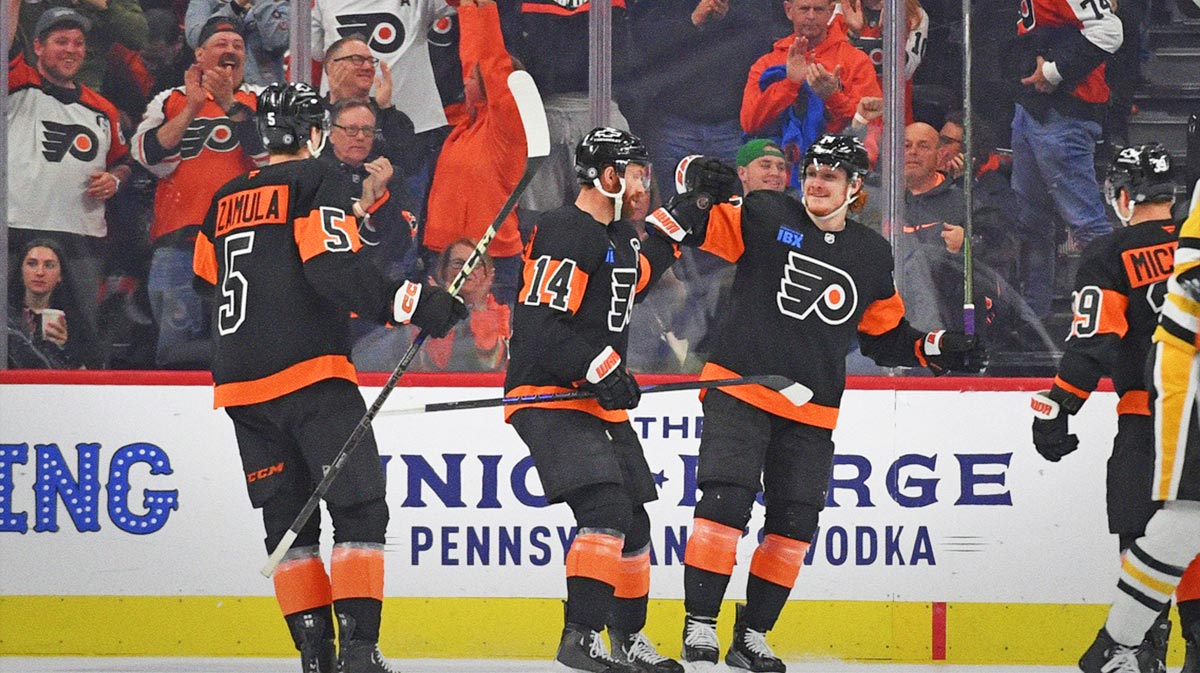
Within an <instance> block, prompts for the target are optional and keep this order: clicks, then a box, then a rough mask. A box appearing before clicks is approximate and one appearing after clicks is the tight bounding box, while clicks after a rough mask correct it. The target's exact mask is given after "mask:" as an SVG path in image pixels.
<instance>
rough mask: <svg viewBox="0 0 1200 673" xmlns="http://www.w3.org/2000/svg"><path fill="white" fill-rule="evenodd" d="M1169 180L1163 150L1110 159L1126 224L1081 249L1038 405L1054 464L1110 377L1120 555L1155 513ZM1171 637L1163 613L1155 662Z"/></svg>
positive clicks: (1169, 252)
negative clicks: (1060, 346)
mask: <svg viewBox="0 0 1200 673" xmlns="http://www.w3.org/2000/svg"><path fill="white" fill-rule="evenodd" d="M1173 175H1174V171H1173V169H1172V167H1171V155H1170V154H1168V153H1167V151H1166V150H1165V149H1164V148H1163V147H1162V146H1161V145H1158V144H1152V145H1139V146H1135V147H1127V148H1125V149H1123V150H1121V151H1120V152H1119V153H1118V154H1117V156H1116V157H1115V158H1114V159H1113V162H1112V164H1111V166H1110V167H1109V169H1108V173H1107V179H1106V180H1105V195H1106V197H1107V200H1108V202H1109V203H1110V204H1111V205H1112V208H1113V211H1114V212H1115V213H1116V214H1117V216H1118V218H1120V219H1121V221H1122V222H1124V223H1126V224H1127V226H1125V227H1122V228H1121V229H1119V230H1117V231H1114V232H1113V233H1111V234H1108V235H1107V236H1103V237H1101V238H1099V239H1096V240H1095V241H1094V242H1092V243H1091V244H1090V245H1088V247H1087V248H1086V249H1085V250H1084V252H1083V258H1082V260H1081V261H1080V265H1079V271H1078V272H1077V273H1076V275H1075V300H1074V312H1075V317H1074V320H1073V321H1072V324H1071V333H1070V335H1069V336H1068V337H1067V344H1066V349H1065V351H1064V353H1063V357H1062V361H1061V362H1060V363H1059V368H1058V376H1057V377H1055V379H1054V385H1053V386H1052V387H1051V388H1050V390H1048V391H1043V392H1041V393H1038V394H1036V395H1034V397H1033V402H1032V406H1033V411H1034V421H1033V442H1034V446H1035V447H1036V448H1037V450H1038V453H1040V454H1041V455H1042V457H1044V458H1045V459H1046V460H1050V461H1058V460H1060V459H1061V458H1062V457H1063V456H1065V455H1067V454H1068V453H1071V452H1072V451H1074V450H1075V449H1076V448H1077V447H1078V445H1079V440H1078V439H1077V438H1076V437H1075V435H1072V434H1069V432H1068V420H1067V419H1068V418H1069V417H1070V416H1071V415H1074V414H1075V413H1076V412H1078V411H1079V409H1080V407H1082V406H1083V403H1084V402H1085V401H1086V400H1087V399H1088V396H1089V395H1091V393H1092V391H1093V390H1095V388H1096V384H1097V383H1098V382H1099V380H1100V377H1102V376H1111V377H1112V382H1113V387H1114V388H1116V391H1117V394H1118V395H1119V396H1120V402H1119V403H1118V404H1117V435H1116V437H1115V438H1114V439H1113V449H1112V456H1111V457H1110V458H1109V460H1108V479H1107V492H1108V496H1107V499H1108V528H1109V531H1110V532H1112V533H1114V534H1116V535H1117V536H1118V541H1119V544H1120V551H1121V552H1122V553H1125V552H1126V551H1127V550H1128V549H1129V546H1130V545H1131V544H1132V543H1133V541H1134V540H1135V539H1137V538H1138V537H1139V536H1141V535H1142V534H1143V533H1144V532H1145V530H1146V522H1148V521H1149V520H1150V517H1151V516H1153V515H1154V512H1155V511H1156V510H1157V509H1158V507H1159V505H1158V503H1156V502H1155V501H1154V500H1152V499H1151V497H1150V481H1151V472H1152V470H1153V468H1154V450H1153V449H1154V444H1153V439H1152V437H1153V430H1152V424H1151V420H1150V405H1149V395H1148V393H1147V387H1146V356H1147V355H1148V354H1149V352H1150V337H1151V335H1152V334H1153V333H1154V328H1155V326H1156V325H1157V324H1158V313H1159V310H1160V309H1161V307H1162V304H1163V299H1164V295H1165V294H1166V284H1167V279H1168V278H1169V277H1170V276H1171V268H1172V259H1173V257H1174V253H1175V245H1176V232H1175V222H1174V221H1172V220H1171V205H1172V204H1173V203H1174V201H1175V183H1174V181H1173ZM1181 599H1182V598H1181ZM1196 607H1197V606H1195V605H1193V606H1192V608H1193V609H1194V608H1196ZM1182 612H1184V610H1182V609H1181V613H1182ZM1170 629H1171V624H1170V621H1169V620H1168V619H1167V616H1166V614H1165V613H1164V614H1162V615H1160V616H1159V619H1158V621H1157V622H1156V623H1155V626H1154V628H1153V629H1151V630H1150V632H1149V633H1148V634H1146V643H1145V648H1146V649H1148V650H1149V651H1151V652H1153V653H1155V655H1156V656H1157V658H1158V659H1159V661H1164V662H1165V660H1166V647H1167V636H1168V634H1169V633H1170Z"/></svg>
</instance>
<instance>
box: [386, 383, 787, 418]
mask: <svg viewBox="0 0 1200 673" xmlns="http://www.w3.org/2000/svg"><path fill="white" fill-rule="evenodd" d="M754 384H758V385H764V386H767V387H768V388H771V389H773V390H783V389H785V388H787V387H789V386H791V385H794V384H793V382H792V381H791V380H790V379H788V378H786V377H783V376H777V375H774V374H767V375H763V376H743V377H741V378H733V379H713V380H709V381H678V382H675V383H660V384H657V385H646V386H642V387H641V391H642V394H643V395H646V394H649V393H668V392H675V391H680V390H700V389H703V388H724V387H730V386H748V385H754ZM594 397H595V394H594V393H592V392H591V391H588V390H569V391H564V392H558V393H542V394H540V395H511V396H508V397H491V398H487V399H481V400H458V401H455V402H432V403H430V404H424V405H421V406H419V407H407V408H404V409H385V410H384V411H382V412H380V413H381V415H383V416H402V415H406V414H426V413H431V412H435V411H457V410H459V409H484V408H488V407H506V406H510V405H514V404H537V403H543V402H562V401H565V400H583V399H590V398H594Z"/></svg>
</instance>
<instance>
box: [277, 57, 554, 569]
mask: <svg viewBox="0 0 1200 673" xmlns="http://www.w3.org/2000/svg"><path fill="white" fill-rule="evenodd" d="M508 87H509V90H510V91H512V94H513V98H514V99H516V102H517V108H518V110H519V112H520V116H521V123H522V125H523V126H524V127H525V144H526V150H527V152H526V159H525V171H524V173H523V174H522V175H521V179H520V180H519V181H518V182H517V186H516V187H515V188H513V191H512V193H511V194H509V196H508V199H507V200H506V201H505V202H504V205H503V206H501V207H500V212H498V213H497V214H496V217H495V218H494V219H493V220H492V223H491V224H490V225H489V226H488V228H487V230H486V231H485V232H484V233H483V235H482V236H480V238H479V242H478V243H477V244H476V245H475V249H474V250H472V251H471V254H470V256H468V257H467V261H466V263H465V264H463V267H462V269H460V270H459V272H458V275H457V276H455V277H454V280H453V281H451V283H450V287H449V288H447V291H448V292H449V293H450V294H451V295H452V296H457V295H458V292H459V290H460V289H462V286H463V283H464V282H466V279H467V276H470V275H471V272H472V271H473V270H474V269H475V267H476V266H477V265H478V264H479V261H480V260H481V259H482V258H483V254H484V252H486V251H487V246H488V244H489V243H491V242H492V239H493V238H495V237H496V233H497V232H498V231H499V230H500V225H502V224H504V220H505V219H507V218H508V215H509V213H511V212H512V210H513V208H515V207H516V205H517V201H518V200H519V199H520V198H521V194H522V193H524V191H525V188H526V187H528V186H529V183H530V182H531V181H532V180H533V176H534V175H535V174H536V173H537V170H538V168H539V167H540V166H541V165H542V163H543V162H544V161H545V160H546V157H547V156H549V154H550V133H549V130H548V129H547V127H546V112H545V110H544V109H543V108H542V99H541V95H540V94H539V93H538V90H537V87H536V86H535V85H534V83H533V78H532V77H530V76H529V74H528V73H526V72H524V71H521V70H518V71H515V72H513V73H512V74H511V75H509V77H508ZM428 336H429V335H428V334H427V333H426V332H425V330H421V331H420V332H418V333H417V336H416V338H415V339H413V342H412V344H411V345H409V347H408V350H407V351H405V353H404V356H403V357H401V358H400V362H399V363H398V364H397V365H396V368H395V369H393V370H392V374H391V376H389V377H388V380H387V382H386V383H384V384H383V388H382V389H381V390H380V391H379V395H378V396H377V397H376V398H375V401H374V402H373V403H372V404H371V406H370V408H368V409H367V412H366V413H365V414H364V415H363V417H362V418H361V419H360V420H359V421H358V425H356V426H355V427H354V431H353V432H351V433H350V436H349V437H347V438H346V442H345V443H344V444H342V448H341V450H339V451H338V453H337V456H335V457H334V459H333V462H332V463H330V465H329V469H327V470H326V471H325V476H323V477H322V478H321V481H320V483H318V484H317V487H316V488H315V489H314V490H313V493H312V495H311V496H309V498H308V501H307V502H305V503H304V507H303V508H301V510H300V513H299V514H297V515H296V520H295V521H293V522H292V525H291V526H290V527H289V528H288V530H287V532H286V533H285V534H284V536H283V539H281V540H280V541H279V544H278V545H276V546H275V550H274V551H272V552H271V555H270V556H269V557H267V563H266V565H264V566H263V568H262V571H261V572H262V574H263V575H265V576H267V577H270V576H271V575H272V574H274V572H275V568H276V567H277V566H278V565H279V563H280V562H281V561H283V557H284V556H285V555H286V554H287V552H288V550H289V549H291V547H292V544H293V543H294V542H295V541H296V537H297V536H298V535H299V534H300V530H301V529H302V528H304V526H305V524H307V523H308V518H309V517H311V516H312V514H313V512H314V511H316V509H317V506H318V505H319V504H320V502H321V499H322V498H324V497H325V494H326V493H328V492H329V487H330V486H331V485H332V484H333V480H334V479H336V478H337V476H338V474H340V473H341V471H342V468H343V467H344V466H345V464H346V461H347V460H348V459H349V458H350V455H351V454H353V453H354V450H355V449H357V448H358V445H359V443H361V442H362V439H363V437H364V436H365V435H366V434H367V431H368V430H370V428H371V422H372V421H373V420H374V419H375V416H376V415H377V414H378V413H379V410H380V409H381V408H382V407H383V404H384V402H386V401H387V398H388V396H389V395H391V394H392V390H393V389H395V387H396V384H397V383H399V381H400V377H402V376H404V373H405V372H406V371H408V368H409V366H410V365H411V364H412V361H413V359H414V358H415V357H416V356H417V351H419V350H420V349H421V345H422V344H424V343H425V340H426V339H427V338H428Z"/></svg>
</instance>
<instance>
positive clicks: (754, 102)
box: [741, 0, 883, 134]
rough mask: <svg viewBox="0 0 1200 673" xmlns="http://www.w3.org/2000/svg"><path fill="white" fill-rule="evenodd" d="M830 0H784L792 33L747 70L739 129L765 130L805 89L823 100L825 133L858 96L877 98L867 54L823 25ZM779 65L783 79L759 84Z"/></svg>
mask: <svg viewBox="0 0 1200 673" xmlns="http://www.w3.org/2000/svg"><path fill="white" fill-rule="evenodd" d="M836 4H837V2H836V0H784V2H783V7H784V11H786V12H787V16H788V18H789V19H791V20H792V27H793V28H794V29H795V32H794V33H793V34H792V35H789V36H788V37H785V38H782V39H780V40H777V41H776V42H775V47H774V49H772V50H771V52H770V53H768V54H766V55H764V56H762V57H761V58H759V59H758V60H757V61H755V62H754V65H753V66H752V67H751V68H750V75H749V77H748V78H747V79H746V88H745V91H744V92H743V94H742V115H741V119H742V129H743V130H744V131H746V133H749V134H755V133H759V132H762V131H764V130H767V129H768V128H769V127H770V126H771V125H772V124H773V123H774V122H775V120H776V119H777V118H778V117H779V115H780V113H782V112H783V111H784V110H786V109H787V108H788V106H790V105H792V104H793V103H795V102H796V100H797V97H798V96H799V95H800V93H801V87H802V86H803V85H804V84H806V83H807V84H808V87H809V88H810V89H811V90H812V91H813V93H815V94H816V95H817V96H819V97H820V98H821V100H822V101H824V103H825V129H824V130H825V131H827V132H830V133H838V132H840V131H842V130H843V129H845V128H846V127H847V126H849V125H850V122H851V120H853V119H854V112H855V109H856V108H857V107H858V101H859V99H860V98H862V97H864V96H883V89H882V88H880V86H879V78H878V77H876V75H875V66H874V64H872V63H871V59H870V57H869V56H867V55H866V54H864V53H863V52H862V51H861V50H859V49H857V48H856V47H854V45H852V44H850V42H849V40H848V39H847V37H846V33H845V31H843V30H833V31H831V30H830V29H829V21H830V19H831V18H832V17H833V12H834V8H835V6H836ZM774 66H785V67H786V69H787V77H785V78H784V79H781V80H778V81H776V82H773V83H772V84H770V85H769V86H766V87H763V86H762V85H761V84H760V81H761V80H762V79H763V73H764V72H765V71H766V70H767V69H768V68H771V67H774Z"/></svg>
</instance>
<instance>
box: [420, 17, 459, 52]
mask: <svg viewBox="0 0 1200 673" xmlns="http://www.w3.org/2000/svg"><path fill="white" fill-rule="evenodd" d="M456 19H457V17H454V16H443V17H442V18H440V19H438V20H437V21H434V22H433V25H432V26H430V27H429V32H428V33H426V34H425V39H426V40H429V46H431V47H453V46H455V45H457V44H458V21H457V20H456Z"/></svg>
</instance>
